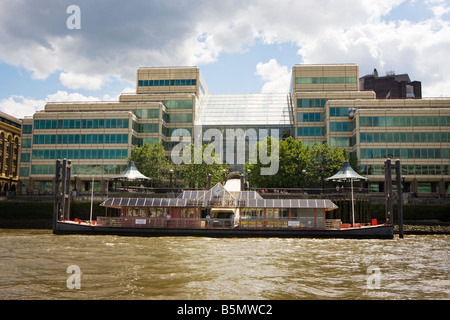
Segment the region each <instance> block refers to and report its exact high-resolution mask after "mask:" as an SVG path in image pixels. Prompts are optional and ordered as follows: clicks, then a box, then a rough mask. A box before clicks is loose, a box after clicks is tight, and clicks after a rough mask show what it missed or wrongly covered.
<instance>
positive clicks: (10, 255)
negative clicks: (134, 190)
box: [0, 229, 450, 300]
mask: <svg viewBox="0 0 450 320" xmlns="http://www.w3.org/2000/svg"><path fill="white" fill-rule="evenodd" d="M449 244H450V238H449V236H447V235H406V236H405V238H404V239H399V238H398V237H395V239H393V240H348V239H281V238H272V239H259V238H257V239H216V238H202V237H199V238H196V237H156V238H141V237H119V236H82V235H53V234H52V233H51V231H50V230H10V229H0V299H1V300H12V299H19V300H36V299H44V300H53V299H83V300H84V299H89V300H92V299H100V300H110V299H133V300H141V299H164V300H171V299H182V300H185V299H187V300H222V299H226V300H235V299H238V300H241V299H252V300H266V299H269V300H292V299H295V300H304V299H327V300H330V299H332V300H335V299H336V300H358V299H364V300H366V299H370V300H373V299H383V300H384V299H401V300H405V299H412V300H416V299H417V300H419V299H420V300H423V299H425V300H436V299H450V279H449V270H450V268H449V249H450V246H449Z"/></svg>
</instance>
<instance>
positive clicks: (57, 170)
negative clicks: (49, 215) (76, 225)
mask: <svg viewBox="0 0 450 320" xmlns="http://www.w3.org/2000/svg"><path fill="white" fill-rule="evenodd" d="M60 170H61V162H60V161H59V159H58V160H56V167H55V187H54V188H53V189H54V190H55V202H54V203H53V232H55V231H56V226H57V224H56V221H57V220H58V218H59V211H60V194H59V177H60Z"/></svg>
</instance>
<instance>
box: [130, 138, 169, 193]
mask: <svg viewBox="0 0 450 320" xmlns="http://www.w3.org/2000/svg"><path fill="white" fill-rule="evenodd" d="M128 160H131V161H134V164H135V165H136V168H137V169H138V170H139V171H140V172H141V173H142V174H143V175H145V176H147V177H148V178H150V184H151V185H152V186H161V185H164V184H165V181H167V179H168V177H169V172H170V169H173V165H172V163H171V161H170V160H169V159H168V158H167V156H166V152H165V150H164V146H163V145H162V143H161V142H158V143H156V144H155V145H153V146H151V145H150V144H148V143H146V144H144V145H143V146H142V147H136V146H135V147H134V149H133V152H132V153H131V157H130V159H128Z"/></svg>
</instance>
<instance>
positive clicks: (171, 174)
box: [169, 169, 173, 190]
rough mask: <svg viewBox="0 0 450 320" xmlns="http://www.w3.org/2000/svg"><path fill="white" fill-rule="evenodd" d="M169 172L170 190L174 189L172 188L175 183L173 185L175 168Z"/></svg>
mask: <svg viewBox="0 0 450 320" xmlns="http://www.w3.org/2000/svg"><path fill="white" fill-rule="evenodd" d="M169 173H170V190H172V188H173V185H172V176H173V169H170V170H169Z"/></svg>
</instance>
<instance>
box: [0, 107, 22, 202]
mask: <svg viewBox="0 0 450 320" xmlns="http://www.w3.org/2000/svg"><path fill="white" fill-rule="evenodd" d="M21 128H22V122H21V121H20V120H19V119H17V118H14V117H12V116H10V115H8V114H6V113H3V112H0V195H4V194H6V193H8V192H15V191H16V190H17V182H18V180H19V163H20V159H19V150H20V132H21Z"/></svg>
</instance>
